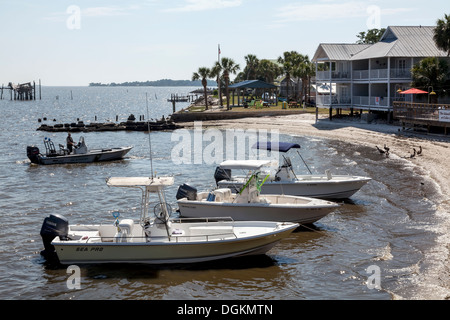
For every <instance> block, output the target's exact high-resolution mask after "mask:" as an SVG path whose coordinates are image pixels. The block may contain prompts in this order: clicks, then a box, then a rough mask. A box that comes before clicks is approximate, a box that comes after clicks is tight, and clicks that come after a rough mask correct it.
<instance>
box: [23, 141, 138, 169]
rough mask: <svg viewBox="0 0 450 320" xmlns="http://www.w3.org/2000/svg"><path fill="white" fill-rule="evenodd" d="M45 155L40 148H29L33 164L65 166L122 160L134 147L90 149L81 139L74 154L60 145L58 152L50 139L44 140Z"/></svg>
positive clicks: (28, 154) (29, 157)
mask: <svg viewBox="0 0 450 320" xmlns="http://www.w3.org/2000/svg"><path fill="white" fill-rule="evenodd" d="M44 146H45V155H44V154H41V152H40V150H39V148H38V147H35V146H28V147H27V156H28V159H30V161H31V163H35V164H44V165H47V164H65V163H91V162H99V161H113V160H119V159H122V158H123V157H124V156H125V155H126V154H127V153H128V152H129V151H130V150H131V149H132V148H133V147H120V148H104V149H90V150H89V149H88V148H87V146H86V143H85V142H84V138H83V137H80V140H79V142H78V144H77V145H76V146H75V147H74V149H73V153H69V150H67V149H66V148H64V146H63V145H62V144H59V150H56V148H55V144H54V143H53V141H52V140H51V139H49V138H45V139H44Z"/></svg>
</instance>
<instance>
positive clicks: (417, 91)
mask: <svg viewBox="0 0 450 320" xmlns="http://www.w3.org/2000/svg"><path fill="white" fill-rule="evenodd" d="M421 93H428V92H427V91H423V90H420V89H416V88H411V89H408V90H405V91H402V92H400V94H421Z"/></svg>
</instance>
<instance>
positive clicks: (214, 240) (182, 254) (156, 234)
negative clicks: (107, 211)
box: [41, 177, 298, 264]
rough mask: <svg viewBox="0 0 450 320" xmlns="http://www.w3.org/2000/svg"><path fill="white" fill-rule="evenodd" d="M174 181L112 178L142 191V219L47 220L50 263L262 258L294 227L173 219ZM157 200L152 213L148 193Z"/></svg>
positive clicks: (117, 184)
mask: <svg viewBox="0 0 450 320" xmlns="http://www.w3.org/2000/svg"><path fill="white" fill-rule="evenodd" d="M172 184H173V177H159V178H156V177H155V178H150V177H123V178H109V179H108V180H107V185H108V186H115V187H128V188H138V189H140V190H141V191H142V205H141V216H140V220H139V222H138V223H135V222H134V221H133V220H132V219H121V220H119V214H118V213H113V216H114V218H115V219H116V220H115V222H114V223H109V224H99V225H78V224H77V225H69V223H68V221H67V219H65V218H64V217H63V216H60V215H51V216H50V217H47V218H46V219H45V220H44V223H43V225H42V228H41V236H42V239H43V242H44V247H45V250H44V251H42V255H43V256H44V257H46V258H47V259H50V258H51V257H52V256H56V257H57V258H58V260H59V262H60V263H62V264H82V263H89V264H92V263H95V264H99V263H147V264H172V263H175V264H178V263H196V262H204V261H212V260H218V259H223V258H230V257H238V256H246V255H257V254H264V253H266V252H267V251H268V250H270V249H271V248H272V247H273V246H274V245H275V244H276V243H278V242H279V241H280V240H281V239H283V238H285V237H287V236H288V235H289V234H290V233H291V232H292V231H293V230H294V229H295V228H297V227H298V225H297V224H294V223H283V222H258V221H256V222H255V221H253V222H251V221H250V222H249V221H246V222H238V221H233V220H231V219H229V218H215V219H208V218H204V219H202V220H201V221H199V220H198V219H196V220H195V221H193V220H192V219H170V218H169V214H170V211H171V209H170V206H169V205H168V204H167V203H166V201H165V195H164V192H163V189H164V188H165V187H166V186H169V185H172ZM152 193H156V194H157V198H158V199H159V201H158V202H157V203H156V205H155V206H154V208H153V212H151V210H150V209H149V208H150V203H149V198H150V194H152Z"/></svg>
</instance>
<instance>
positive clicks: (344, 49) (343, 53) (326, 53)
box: [312, 43, 371, 61]
mask: <svg viewBox="0 0 450 320" xmlns="http://www.w3.org/2000/svg"><path fill="white" fill-rule="evenodd" d="M370 46H371V45H370V44H358V43H321V44H320V45H319V47H318V48H317V50H316V53H315V54H314V57H313V58H312V61H330V60H331V61H348V60H350V59H351V58H352V57H353V56H354V55H355V54H357V53H358V52H361V51H363V50H364V49H367V48H369V47H370Z"/></svg>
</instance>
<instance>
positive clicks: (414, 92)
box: [400, 88, 428, 102]
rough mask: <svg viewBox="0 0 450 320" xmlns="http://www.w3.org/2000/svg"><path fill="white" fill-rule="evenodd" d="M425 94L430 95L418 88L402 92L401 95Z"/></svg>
mask: <svg viewBox="0 0 450 320" xmlns="http://www.w3.org/2000/svg"><path fill="white" fill-rule="evenodd" d="M424 93H428V92H426V91H423V90H420V89H416V88H411V89H408V90H405V91H402V92H400V94H424ZM412 102H414V97H413V99H412Z"/></svg>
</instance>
